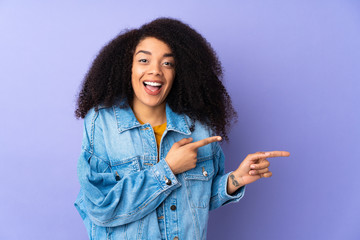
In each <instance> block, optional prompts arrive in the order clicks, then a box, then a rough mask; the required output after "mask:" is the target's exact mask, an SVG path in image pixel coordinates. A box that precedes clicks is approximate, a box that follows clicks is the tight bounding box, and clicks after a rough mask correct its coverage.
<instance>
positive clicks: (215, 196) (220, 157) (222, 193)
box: [210, 143, 245, 210]
mask: <svg viewBox="0 0 360 240" xmlns="http://www.w3.org/2000/svg"><path fill="white" fill-rule="evenodd" d="M214 148H215V150H214V151H215V153H216V154H215V162H214V163H215V169H217V172H216V176H215V177H214V180H213V185H212V188H211V199H210V210H213V209H216V208H218V207H220V206H222V205H225V204H228V203H231V202H238V201H239V200H240V199H241V198H242V197H243V196H244V194H245V186H239V187H237V188H236V190H235V191H234V192H231V193H230V192H229V191H228V189H229V183H230V182H229V180H228V179H229V176H230V175H231V174H232V172H230V173H226V174H225V170H224V165H225V156H224V153H223V151H222V149H221V147H220V145H219V144H218V143H216V144H215V147H214Z"/></svg>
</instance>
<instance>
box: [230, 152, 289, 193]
mask: <svg viewBox="0 0 360 240" xmlns="http://www.w3.org/2000/svg"><path fill="white" fill-rule="evenodd" d="M288 156H290V153H289V152H286V151H272V152H257V153H253V154H249V155H247V156H246V158H245V159H244V160H243V161H242V163H241V164H240V166H239V167H238V169H236V170H235V171H234V172H233V173H232V174H231V175H232V176H231V175H230V177H229V181H230V183H231V184H230V186H229V185H228V186H229V188H228V192H233V191H232V190H233V189H235V190H236V189H237V188H239V187H241V186H244V185H246V184H249V183H252V182H255V181H256V180H258V179H260V178H262V177H265V178H268V177H271V176H272V172H270V171H269V166H270V162H269V161H268V160H267V159H266V158H269V157H288ZM234 187H236V188H234Z"/></svg>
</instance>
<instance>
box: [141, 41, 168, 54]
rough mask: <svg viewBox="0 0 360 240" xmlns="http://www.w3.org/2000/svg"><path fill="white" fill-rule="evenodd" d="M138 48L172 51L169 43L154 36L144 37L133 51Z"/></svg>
mask: <svg viewBox="0 0 360 240" xmlns="http://www.w3.org/2000/svg"><path fill="white" fill-rule="evenodd" d="M139 50H147V51H150V52H152V51H160V52H163V53H172V51H171V48H170V47H169V45H167V44H166V43H165V42H163V41H161V40H159V39H157V38H154V37H146V38H144V39H142V40H141V41H140V42H139V43H138V45H137V46H136V49H135V53H136V52H137V51H139ZM151 50H152V51H151Z"/></svg>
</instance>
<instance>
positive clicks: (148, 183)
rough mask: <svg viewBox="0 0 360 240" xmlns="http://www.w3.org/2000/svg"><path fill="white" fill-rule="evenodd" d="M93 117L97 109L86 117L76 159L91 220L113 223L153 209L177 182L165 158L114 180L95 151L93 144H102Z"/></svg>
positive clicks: (103, 160)
mask: <svg viewBox="0 0 360 240" xmlns="http://www.w3.org/2000/svg"><path fill="white" fill-rule="evenodd" d="M96 117H97V113H96V112H93V117H91V119H87V118H85V121H84V137H83V143H82V153H81V155H80V158H79V160H78V177H79V182H80V186H81V192H82V193H83V196H82V198H83V199H82V202H83V207H84V208H85V211H86V213H87V215H88V216H89V218H90V219H91V221H93V222H94V223H95V224H96V225H99V226H103V227H114V226H119V225H123V224H127V223H130V222H133V221H137V220H139V219H141V218H143V217H144V216H146V215H147V214H149V213H150V212H152V211H154V210H155V209H156V208H157V207H158V206H159V205H160V203H161V202H162V201H164V200H165V198H166V197H167V196H168V195H169V194H170V193H171V192H172V191H173V190H174V189H176V188H178V187H180V183H179V182H178V180H177V179H176V177H175V175H174V174H173V173H172V171H171V169H170V168H169V166H168V165H167V163H166V161H165V160H161V161H159V162H158V163H157V164H155V165H154V166H152V167H150V168H148V169H144V170H140V171H138V172H133V173H131V174H128V175H125V176H124V177H123V178H122V179H120V180H119V181H117V180H116V178H115V175H114V174H113V173H112V172H111V171H110V168H109V164H108V162H109V161H108V160H107V159H106V158H105V157H104V156H99V154H98V153H97V152H96V151H94V149H96V147H95V148H94V145H95V146H96V144H104V139H103V135H102V134H101V127H99V126H97V125H96ZM88 118H89V117H88ZM95 132H96V134H94V133H95ZM94 135H95V137H94Z"/></svg>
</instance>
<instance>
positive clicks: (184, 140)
mask: <svg viewBox="0 0 360 240" xmlns="http://www.w3.org/2000/svg"><path fill="white" fill-rule="evenodd" d="M192 140H193V139H192V138H191V137H190V138H183V139H181V140H180V141H178V142H176V143H174V145H175V144H176V145H177V147H181V146H183V145H186V144H188V143H191V141H192Z"/></svg>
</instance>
